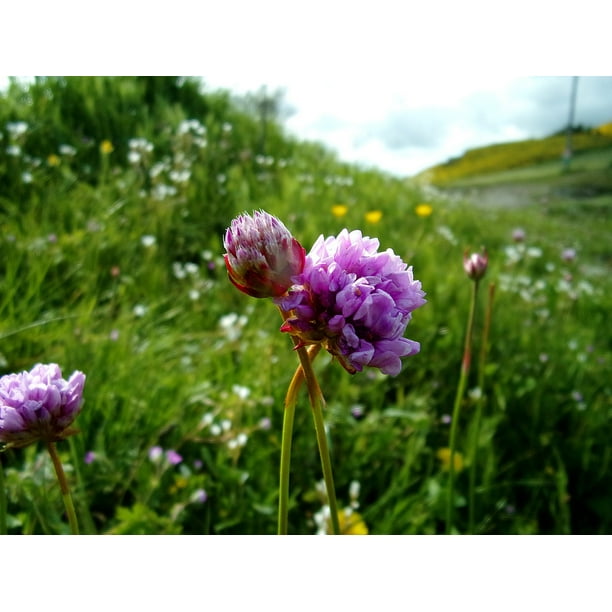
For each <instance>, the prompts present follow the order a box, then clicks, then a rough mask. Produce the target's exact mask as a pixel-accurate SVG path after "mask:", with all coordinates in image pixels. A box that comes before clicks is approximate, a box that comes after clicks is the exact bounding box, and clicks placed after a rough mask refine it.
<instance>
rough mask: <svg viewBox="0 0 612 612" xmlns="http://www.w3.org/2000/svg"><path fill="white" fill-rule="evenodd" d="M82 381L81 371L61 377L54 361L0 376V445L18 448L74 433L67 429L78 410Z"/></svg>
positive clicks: (81, 402)
mask: <svg viewBox="0 0 612 612" xmlns="http://www.w3.org/2000/svg"><path fill="white" fill-rule="evenodd" d="M84 384H85V375H84V374H83V373H82V372H79V371H76V372H74V373H73V374H72V376H71V377H70V378H69V379H68V380H64V379H63V378H62V372H61V370H60V367H59V366H58V365H57V364H55V363H52V364H48V365H45V364H37V365H35V366H34V367H33V368H32V369H31V370H30V371H29V372H21V373H19V374H7V375H6V376H3V377H2V378H0V444H3V445H4V446H5V448H11V447H13V448H20V447H23V446H27V445H28V444H31V443H32V442H36V441H37V440H43V441H45V442H54V441H56V440H61V439H62V438H65V437H67V436H69V435H70V434H71V433H74V431H73V430H70V429H68V428H69V426H70V425H71V424H72V422H73V421H74V419H75V418H76V416H77V415H78V414H79V412H80V411H81V406H82V404H83V386H84Z"/></svg>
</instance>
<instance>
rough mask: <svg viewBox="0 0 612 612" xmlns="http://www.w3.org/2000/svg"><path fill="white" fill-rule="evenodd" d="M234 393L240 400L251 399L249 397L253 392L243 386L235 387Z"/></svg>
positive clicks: (233, 388)
mask: <svg viewBox="0 0 612 612" xmlns="http://www.w3.org/2000/svg"><path fill="white" fill-rule="evenodd" d="M232 391H233V392H234V393H235V394H236V395H237V396H238V397H239V398H240V399H246V398H247V397H249V395H251V390H250V389H249V388H248V387H245V386H243V385H234V386H233V387H232Z"/></svg>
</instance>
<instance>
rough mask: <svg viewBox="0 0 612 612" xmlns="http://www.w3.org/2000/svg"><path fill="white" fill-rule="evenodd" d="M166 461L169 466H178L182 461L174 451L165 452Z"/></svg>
mask: <svg viewBox="0 0 612 612" xmlns="http://www.w3.org/2000/svg"><path fill="white" fill-rule="evenodd" d="M166 459H167V460H168V463H169V464H170V465H178V464H179V463H180V462H181V461H182V460H183V458H182V457H181V456H180V455H179V454H178V453H177V452H176V451H175V450H167V451H166Z"/></svg>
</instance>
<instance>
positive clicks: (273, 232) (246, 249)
mask: <svg viewBox="0 0 612 612" xmlns="http://www.w3.org/2000/svg"><path fill="white" fill-rule="evenodd" d="M223 246H224V247H225V250H226V251H227V253H226V254H225V255H224V259H225V265H226V267H227V272H228V276H229V279H230V281H231V282H232V283H233V284H234V285H235V286H236V287H237V288H238V289H240V291H242V292H243V293H246V294H247V295H250V296H251V297H257V298H266V297H279V296H281V295H283V294H285V293H286V292H287V290H288V289H289V287H291V286H292V285H293V281H292V278H293V277H294V276H295V275H297V274H300V273H301V272H302V270H303V269H304V262H305V259H306V251H305V250H304V248H303V247H302V245H301V244H300V243H299V242H298V241H297V240H296V239H295V238H294V237H293V236H292V235H291V232H290V231H289V230H288V229H287V228H286V227H285V226H284V225H283V223H282V222H281V221H280V220H279V219H277V218H276V217H273V216H272V215H270V214H268V213H267V212H264V211H255V212H254V213H253V216H252V217H251V216H250V215H248V214H244V215H240V216H239V217H237V218H235V219H234V220H233V221H232V223H231V226H230V227H229V228H228V229H227V231H226V232H225V237H224V239H223Z"/></svg>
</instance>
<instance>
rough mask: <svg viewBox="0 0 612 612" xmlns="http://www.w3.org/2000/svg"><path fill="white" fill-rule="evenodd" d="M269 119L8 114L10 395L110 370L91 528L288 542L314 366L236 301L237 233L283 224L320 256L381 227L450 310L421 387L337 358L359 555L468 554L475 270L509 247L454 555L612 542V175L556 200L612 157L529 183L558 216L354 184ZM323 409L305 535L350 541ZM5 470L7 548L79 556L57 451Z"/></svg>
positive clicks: (184, 90) (106, 110)
mask: <svg viewBox="0 0 612 612" xmlns="http://www.w3.org/2000/svg"><path fill="white" fill-rule="evenodd" d="M260 102H261V101H260ZM263 107H264V105H263V104H254V103H253V100H250V101H249V100H242V101H240V100H235V99H233V98H232V96H230V94H229V93H228V92H218V91H215V92H207V91H205V92H202V91H200V90H199V89H198V84H197V83H196V82H195V81H192V80H190V79H173V78H165V77H147V78H145V77H143V78H131V77H130V78H128V77H121V78H103V77H91V78H89V77H87V78H85V77H80V78H76V77H72V78H49V79H39V80H37V81H36V82H35V83H33V84H32V85H29V86H22V85H19V84H17V83H13V84H12V85H11V86H10V88H9V89H8V91H7V92H5V93H2V94H0V221H1V224H2V230H1V234H0V341H1V342H0V374H2V375H4V374H8V373H13V372H20V371H23V370H29V369H30V368H31V367H32V366H34V365H35V364H36V363H52V362H54V363H58V364H60V365H61V367H62V371H63V373H64V375H65V376H68V375H69V374H70V373H71V372H72V371H73V370H81V371H83V372H84V373H85V374H86V376H87V380H86V384H85V392H84V395H85V403H84V406H83V409H82V412H81V413H80V415H79V416H78V418H77V421H76V426H77V427H78V429H79V433H78V434H77V435H74V436H72V437H70V438H68V439H67V440H65V441H62V442H60V443H58V450H59V451H60V456H61V459H62V463H63V465H64V469H65V471H66V474H67V477H68V480H69V482H70V486H71V489H72V495H73V498H74V503H75V506H76V511H77V515H78V518H79V523H80V527H81V532H82V533H91V534H273V533H275V532H276V521H277V504H278V481H279V455H280V443H281V429H282V422H283V402H284V398H285V393H286V391H287V388H288V386H289V383H290V381H291V378H292V376H293V373H294V371H295V369H296V367H297V365H298V361H297V358H296V355H295V352H294V351H293V348H292V343H291V340H290V339H289V338H288V337H287V335H286V334H282V333H280V332H279V327H280V323H281V321H280V318H279V315H278V312H277V311H276V310H275V308H274V307H273V305H272V304H271V303H270V302H269V301H268V300H265V299H253V298H250V297H248V296H246V295H243V294H241V293H240V292H238V291H237V290H236V289H235V288H234V287H233V286H232V285H231V283H230V282H229V281H228V278H227V273H226V269H225V266H224V262H223V257H222V256H223V252H224V248H223V235H224V231H225V229H226V228H227V227H228V226H229V225H230V223H231V221H232V219H233V218H234V217H235V216H236V215H239V214H240V213H242V212H244V211H246V212H249V213H250V212H252V211H254V210H259V209H263V210H265V211H267V212H269V213H270V214H272V215H275V216H276V217H278V218H279V219H281V220H282V221H283V223H284V224H285V225H286V226H287V227H288V228H289V229H290V230H291V232H292V233H293V235H294V236H295V237H296V238H297V239H298V240H299V241H300V242H301V243H302V244H303V245H304V247H305V248H306V250H307V251H308V250H309V249H310V247H311V246H312V244H313V243H314V241H315V240H316V238H317V237H318V236H319V235H320V234H323V235H325V236H329V235H332V234H333V235H335V234H337V233H338V232H340V230H342V229H343V228H345V227H346V228H348V229H361V230H362V231H363V233H364V234H365V235H368V236H372V237H376V238H378V239H379V240H380V245H381V249H387V248H391V249H393V250H394V251H395V253H396V254H398V255H399V256H401V257H402V259H403V260H404V261H406V262H407V263H408V264H409V265H411V266H412V267H413V271H414V276H415V278H416V279H418V280H420V281H421V283H422V286H423V289H424V291H425V292H426V293H427V296H426V299H427V304H426V305H425V306H423V307H422V308H419V309H418V310H416V311H415V312H414V315H413V319H412V321H411V322H410V324H409V325H408V328H407V334H406V335H407V337H409V338H411V339H413V340H416V341H418V342H419V343H420V345H421V350H420V352H419V353H418V354H417V355H414V356H411V357H408V358H406V359H404V360H403V367H402V371H401V373H400V374H399V375H397V376H387V375H384V374H381V373H380V372H379V371H378V370H375V369H367V368H366V369H365V370H364V371H363V372H359V373H356V374H354V375H351V374H348V373H347V372H346V371H345V370H344V369H343V368H342V367H341V366H340V365H339V364H338V363H337V362H334V361H333V360H332V359H331V357H330V356H329V355H327V354H323V353H322V354H321V355H320V356H319V357H318V358H317V360H316V361H315V362H314V367H315V371H316V374H317V377H318V379H319V382H320V385H321V388H322V391H323V394H324V395H325V399H326V408H325V412H324V415H325V425H326V431H327V434H328V440H329V446H330V451H331V459H332V465H333V470H334V478H335V483H336V490H337V496H338V502H339V505H340V506H341V507H342V508H343V509H344V516H345V518H346V517H349V516H350V517H352V520H351V521H346V522H345V523H344V529H345V531H347V532H348V533H370V534H440V533H445V531H448V525H447V524H446V523H447V521H446V509H447V495H448V488H449V487H448V484H449V437H450V428H451V420H452V419H451V415H452V412H453V404H454V401H455V395H456V391H457V384H458V380H459V374H460V367H461V362H462V354H463V346H464V338H465V330H466V320H467V317H468V311H469V305H470V294H471V291H472V283H473V281H471V280H470V279H469V278H468V277H467V276H466V273H465V271H464V268H463V256H464V253H465V252H466V251H468V252H475V251H480V250H481V249H482V248H483V247H484V248H485V249H486V252H487V254H488V258H489V261H488V269H487V271H486V274H485V276H484V278H483V279H482V280H481V281H480V284H479V293H478V299H477V303H476V312H475V325H474V351H473V353H474V358H473V362H472V368H471V371H470V375H469V379H468V381H467V388H466V393H465V395H464V396H463V397H462V398H461V405H460V411H459V415H458V419H457V421H456V428H457V429H456V431H457V446H456V448H457V452H456V453H455V456H454V466H455V472H456V473H455V476H456V482H455V496H454V498H453V507H454V522H453V524H452V526H451V527H452V528H451V529H450V531H451V532H452V533H462V534H463V533H476V534H604V533H610V532H611V531H612V469H611V463H610V462H611V460H612V457H611V448H612V447H611V446H610V434H611V433H612V428H611V426H610V423H611V417H612V388H611V383H610V371H611V358H612V354H611V349H612V336H611V332H610V325H609V311H610V307H611V305H612V281H611V275H610V271H611V264H612V250H611V248H610V236H611V235H612V234H611V232H612V217H611V215H610V206H612V190H609V189H608V187H607V185H608V184H609V182H607V180H606V177H609V175H610V173H611V172H612V169H611V168H610V165H609V162H606V163H605V164H604V165H603V166H601V165H600V166H597V167H595V166H593V167H591V166H589V169H588V170H589V171H590V172H594V173H596V174H597V177H598V180H600V185H603V187H601V188H600V189H598V190H597V192H596V193H585V192H584V191H580V190H579V189H576V190H574V191H571V190H568V189H561V188H559V189H554V188H552V187H555V186H564V187H567V186H568V184H570V185H571V184H576V185H577V184H580V180H581V179H583V178H584V176H585V174H584V172H586V170H584V171H583V170H581V169H580V159H581V156H582V155H584V156H586V157H585V159H587V158H588V159H590V158H589V157H588V156H589V155H591V156H593V155H596V156H597V157H598V159H601V154H600V153H596V154H593V152H592V151H590V150H585V151H584V152H583V151H580V152H577V153H576V155H575V160H574V161H573V162H572V166H571V169H570V170H569V171H568V170H567V169H566V170H565V171H562V165H561V160H560V155H561V153H562V150H561V151H559V162H558V168H556V167H555V166H554V165H553V162H551V161H550V160H543V161H542V163H543V164H549V165H548V166H546V167H545V168H544V169H542V166H541V165H538V164H539V163H540V162H537V163H535V162H534V163H532V165H531V167H532V172H533V174H532V176H531V177H528V178H530V180H535V178H537V180H539V181H544V182H545V184H546V185H549V186H551V189H550V190H549V192H547V195H546V197H542V198H540V199H538V200H535V201H529V202H527V203H526V204H525V205H521V206H511V207H504V206H484V205H478V204H477V203H475V202H473V201H470V199H469V193H467V192H466V195H457V194H456V192H454V193H453V194H451V193H449V192H447V191H443V190H441V189H439V188H437V187H433V186H431V185H429V184H426V183H424V182H423V181H422V180H413V179H400V178H396V177H392V176H389V175H386V174H384V173H381V172H379V171H376V170H373V169H369V168H363V167H359V166H355V165H350V164H346V163H342V162H341V161H340V160H339V159H337V157H336V156H335V155H334V154H333V153H331V152H329V151H327V150H326V149H325V148H324V147H323V146H321V145H319V144H317V143H308V142H300V141H297V140H296V139H295V138H293V137H290V136H288V135H287V134H285V132H284V130H283V127H282V124H281V123H280V121H278V120H277V119H275V118H274V117H273V116H271V115H270V114H269V113H265V112H261V109H262V108H263ZM600 136H601V138H606V137H608V136H606V135H605V134H604V133H602V134H600ZM598 138H599V136H598ZM598 143H599V140H598ZM600 144H601V143H599V144H598V145H597V146H598V147H600ZM600 148H601V147H600ZM589 163H590V162H589ZM606 164H607V165H606ZM512 166H513V164H511V163H510V164H507V168H512ZM478 170H479V171H480V166H478ZM496 171H500V169H499V168H497V169H496ZM521 171H522V172H523V173H524V172H526V170H524V169H523V170H521ZM515 172H516V170H515ZM477 174H478V173H477V172H476V170H475V171H474V174H473V176H476V175H477ZM524 179H525V176H524V175H523V176H519V177H516V176H515V177H514V178H512V177H510V178H508V177H507V176H506V180H507V181H509V182H511V181H514V182H515V183H516V181H518V180H524ZM592 180H595V178H592ZM572 181H573V182H572ZM489 296H492V303H491V305H490V306H489V307H488V306H487V302H488V299H489ZM488 308H490V313H491V317H490V329H489V331H488V341H486V342H483V332H484V328H485V322H486V315H487V310H488ZM606 321H608V323H606ZM310 412H311V411H310V407H309V404H308V400H307V396H306V394H305V392H303V391H302V393H301V394H300V397H299V403H298V406H297V412H296V416H295V429H294V436H293V455H292V460H291V481H290V498H289V526H288V530H289V533H292V534H315V533H320V532H325V531H327V530H328V526H327V525H326V523H325V521H324V520H323V519H322V517H323V516H324V512H323V511H324V508H325V506H326V504H327V500H326V498H325V494H324V489H323V488H322V486H321V480H322V474H321V465H320V461H319V457H318V453H317V444H316V438H315V433H314V427H313V423H312V416H311V414H310ZM0 461H1V462H2V472H3V478H4V490H5V492H6V497H5V499H6V531H7V532H8V533H10V534H54V533H68V532H69V530H68V524H67V522H66V518H65V514H64V506H63V504H62V498H61V495H60V492H59V490H58V487H57V483H56V481H55V478H54V475H53V470H52V466H51V462H50V460H49V457H48V455H47V454H46V453H45V452H44V448H42V447H41V446H40V445H36V444H34V445H31V446H28V447H26V448H23V449H8V450H6V451H5V452H3V453H0Z"/></svg>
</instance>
